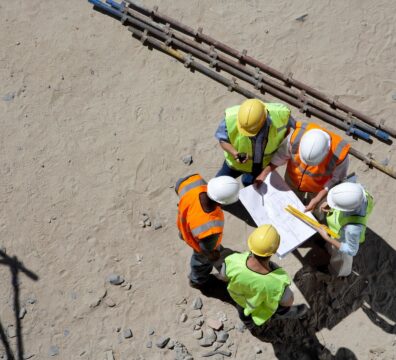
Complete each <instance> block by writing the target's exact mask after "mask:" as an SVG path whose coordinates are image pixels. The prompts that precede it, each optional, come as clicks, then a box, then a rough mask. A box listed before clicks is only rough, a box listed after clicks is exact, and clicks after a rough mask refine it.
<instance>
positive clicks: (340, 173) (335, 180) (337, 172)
mask: <svg viewBox="0 0 396 360" xmlns="http://www.w3.org/2000/svg"><path fill="white" fill-rule="evenodd" d="M348 168H349V155H347V156H346V157H345V159H344V161H343V162H342V163H341V164H339V165H337V166H336V168H335V169H334V171H333V175H332V177H331V179H330V180H329V181H328V182H327V183H326V184H325V185H324V188H325V189H327V190H330V189H331V188H332V187H333V186H335V185H337V184H339V183H341V182H342V181H343V180H344V179H345V178H346V177H347V174H348Z"/></svg>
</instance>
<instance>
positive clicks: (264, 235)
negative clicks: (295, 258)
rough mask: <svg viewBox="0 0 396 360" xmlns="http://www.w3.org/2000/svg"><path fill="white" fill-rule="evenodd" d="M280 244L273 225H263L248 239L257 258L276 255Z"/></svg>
mask: <svg viewBox="0 0 396 360" xmlns="http://www.w3.org/2000/svg"><path fill="white" fill-rule="evenodd" d="M279 243H280V236H279V233H278V231H277V230H276V229H275V228H274V227H273V226H272V225H261V226H259V227H258V228H257V229H256V230H254V231H253V232H252V233H251V234H250V236H249V239H248V246H249V249H250V251H251V252H252V253H253V254H255V255H257V256H263V257H265V256H271V255H273V254H275V253H276V250H278V247H279Z"/></svg>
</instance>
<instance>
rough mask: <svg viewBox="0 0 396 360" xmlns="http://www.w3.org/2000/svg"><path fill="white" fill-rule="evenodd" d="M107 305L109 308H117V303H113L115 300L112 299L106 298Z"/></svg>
mask: <svg viewBox="0 0 396 360" xmlns="http://www.w3.org/2000/svg"><path fill="white" fill-rule="evenodd" d="M105 304H106V305H107V306H108V307H114V306H116V303H115V302H114V301H113V299H111V298H106V300H105Z"/></svg>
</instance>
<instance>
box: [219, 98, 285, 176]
mask: <svg viewBox="0 0 396 360" xmlns="http://www.w3.org/2000/svg"><path fill="white" fill-rule="evenodd" d="M263 104H264V105H265V107H266V109H267V111H268V113H269V115H270V117H271V125H270V128H269V132H268V141H267V145H266V147H265V149H264V156H263V163H262V168H263V169H264V168H265V167H266V166H267V165H268V164H269V163H270V161H271V158H272V156H273V155H274V153H275V152H276V150H278V148H279V145H280V144H281V142H282V141H283V139H284V138H285V135H286V132H287V124H288V122H289V117H290V110H289V109H288V108H287V107H286V106H285V105H283V104H278V103H263ZM239 108H240V105H237V106H233V107H230V108H228V109H226V111H225V122H226V127H227V132H228V138H229V139H230V142H231V144H232V146H233V147H234V148H235V149H236V150H237V151H238V152H239V153H246V154H248V155H249V157H250V159H249V160H248V161H247V162H246V163H244V164H240V163H238V162H237V161H236V160H235V159H234V157H233V156H232V155H231V154H229V153H228V152H226V151H225V152H224V156H225V159H226V161H227V164H228V166H230V167H231V168H233V169H235V170H239V171H242V172H246V173H250V172H252V168H253V160H252V159H251V158H252V155H253V145H252V141H251V140H250V139H249V137H247V136H244V135H242V134H240V133H239V131H238V127H237V117H238V111H239Z"/></svg>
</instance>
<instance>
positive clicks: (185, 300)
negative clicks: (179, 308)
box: [176, 298, 187, 305]
mask: <svg viewBox="0 0 396 360" xmlns="http://www.w3.org/2000/svg"><path fill="white" fill-rule="evenodd" d="M185 304H187V299H186V298H183V299H181V300H179V301H178V302H177V303H176V305H185Z"/></svg>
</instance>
